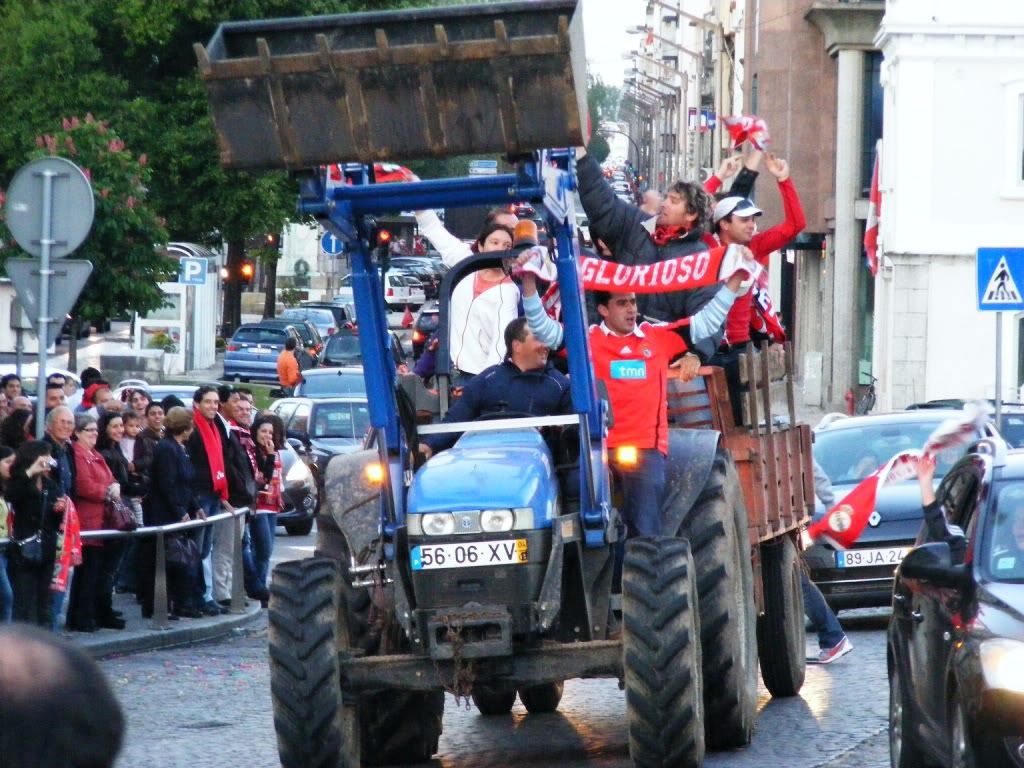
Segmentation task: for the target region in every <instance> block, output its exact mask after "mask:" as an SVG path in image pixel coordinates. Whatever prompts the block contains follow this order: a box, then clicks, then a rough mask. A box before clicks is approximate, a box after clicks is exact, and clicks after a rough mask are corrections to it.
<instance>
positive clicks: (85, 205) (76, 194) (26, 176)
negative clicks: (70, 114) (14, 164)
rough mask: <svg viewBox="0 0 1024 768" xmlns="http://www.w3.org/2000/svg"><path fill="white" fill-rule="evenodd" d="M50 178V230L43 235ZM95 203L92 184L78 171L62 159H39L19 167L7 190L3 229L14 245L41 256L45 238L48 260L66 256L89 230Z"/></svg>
mask: <svg viewBox="0 0 1024 768" xmlns="http://www.w3.org/2000/svg"><path fill="white" fill-rule="evenodd" d="M47 177H49V178H50V190H51V192H50V201H49V205H50V231H49V232H43V213H44V210H45V208H46V205H47V201H46V200H45V199H44V195H45V194H46V183H45V182H46V178H47ZM95 206H96V202H95V199H94V198H93V194H92V185H91V184H89V180H88V179H87V178H86V177H85V174H84V173H82V169H81V168H79V167H78V166H77V165H75V164H74V163H72V162H71V161H70V160H66V159H65V158H63V157H41V158H39V159H38V160H33V161H32V162H30V163H27V164H25V165H23V166H22V167H21V168H19V169H18V172H17V173H16V174H14V178H13V179H12V180H11V185H10V186H9V187H8V188H7V205H6V207H5V209H4V211H5V213H6V215H7V226H8V227H9V228H10V230H11V234H12V235H14V239H15V240H17V241H18V245H20V246H21V247H22V248H24V249H25V250H26V251H28V252H29V253H31V254H32V255H33V256H41V255H42V252H43V244H42V240H43V239H44V238H48V239H50V240H52V241H53V242H52V243H51V245H50V258H54V259H60V258H63V257H65V256H68V255H70V254H71V253H72V252H73V251H74V250H75V249H76V248H77V247H78V246H80V245H81V244H82V242H83V241H84V240H85V238H86V235H88V234H89V229H90V227H92V219H93V215H94V213H95Z"/></svg>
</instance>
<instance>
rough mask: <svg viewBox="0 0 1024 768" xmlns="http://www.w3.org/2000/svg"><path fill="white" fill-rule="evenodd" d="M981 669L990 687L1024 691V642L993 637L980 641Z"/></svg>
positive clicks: (1015, 691) (1018, 691)
mask: <svg viewBox="0 0 1024 768" xmlns="http://www.w3.org/2000/svg"><path fill="white" fill-rule="evenodd" d="M980 650H981V669H982V672H983V673H984V675H985V682H986V683H988V686H989V687H990V688H998V689H1000V690H1004V691H1013V692H1014V693H1024V643H1021V642H1018V641H1016V640H1007V639H1005V638H994V639H992V640H985V641H983V642H982V643H981V649H980Z"/></svg>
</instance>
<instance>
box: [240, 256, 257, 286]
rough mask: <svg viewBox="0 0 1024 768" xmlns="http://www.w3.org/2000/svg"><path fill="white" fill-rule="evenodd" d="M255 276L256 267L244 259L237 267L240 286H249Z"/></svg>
mask: <svg viewBox="0 0 1024 768" xmlns="http://www.w3.org/2000/svg"><path fill="white" fill-rule="evenodd" d="M255 275H256V265H255V264H253V263H252V261H251V260H250V259H244V260H243V261H242V263H241V264H239V266H238V281H239V282H240V283H241V284H242V285H249V283H251V282H252V279H253V277H254V276H255Z"/></svg>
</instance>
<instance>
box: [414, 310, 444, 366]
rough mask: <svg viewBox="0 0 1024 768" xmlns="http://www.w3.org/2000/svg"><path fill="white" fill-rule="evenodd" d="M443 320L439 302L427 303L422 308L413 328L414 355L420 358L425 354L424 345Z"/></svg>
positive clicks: (415, 358) (417, 358) (416, 358)
mask: <svg viewBox="0 0 1024 768" xmlns="http://www.w3.org/2000/svg"><path fill="white" fill-rule="evenodd" d="M440 322H441V310H440V308H439V307H438V306H437V304H433V305H431V304H425V305H424V306H423V309H421V310H420V314H419V317H417V318H416V324H415V325H414V326H413V328H412V357H413V360H419V359H420V355H422V354H423V347H424V346H425V345H426V343H427V340H428V339H430V335H431V334H432V333H433V332H434V331H436V330H437V326H438V325H439V324H440Z"/></svg>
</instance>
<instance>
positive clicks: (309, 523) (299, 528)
mask: <svg viewBox="0 0 1024 768" xmlns="http://www.w3.org/2000/svg"><path fill="white" fill-rule="evenodd" d="M278 453H279V455H280V456H281V476H282V479H283V487H282V491H283V492H282V494H281V496H282V500H283V501H284V511H282V512H280V513H278V515H277V524H278V525H280V526H283V527H284V529H285V531H287V532H288V535H289V536H305V535H306V534H308V533H309V532H310V531H311V530H313V516H314V515H315V514H316V513H317V511H318V510H319V509H320V488H319V486H318V484H317V482H316V477H315V476H314V475H313V472H312V470H310V468H309V466H308V465H307V464H306V462H305V461H304V460H303V459H302V457H300V456H299V454H298V453H297V452H296V450H295V448H294V447H293V446H291V445H288V444H286V445H285V446H284V448H282V449H281V450H280V451H279V452H278Z"/></svg>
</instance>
